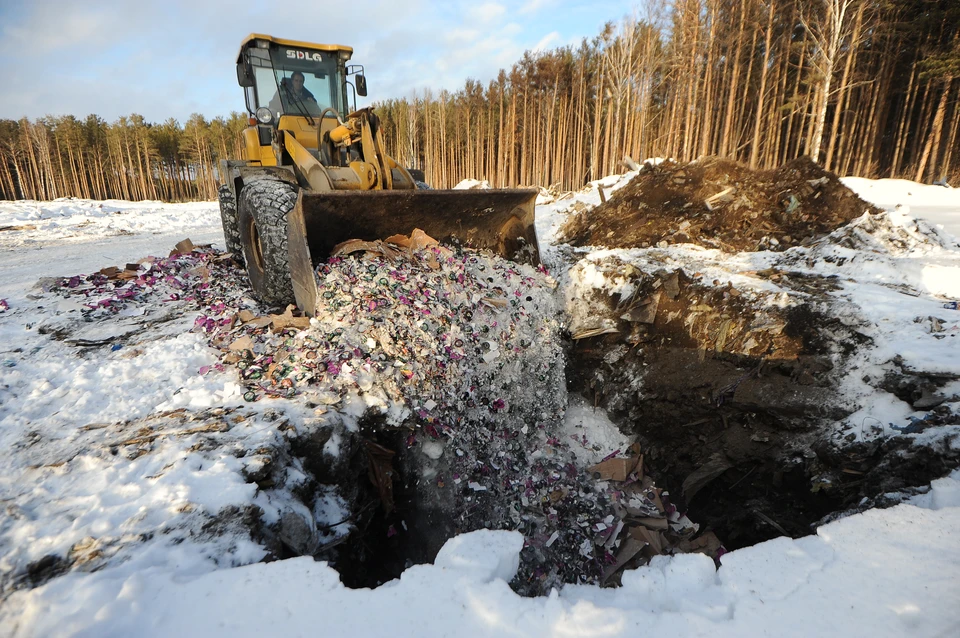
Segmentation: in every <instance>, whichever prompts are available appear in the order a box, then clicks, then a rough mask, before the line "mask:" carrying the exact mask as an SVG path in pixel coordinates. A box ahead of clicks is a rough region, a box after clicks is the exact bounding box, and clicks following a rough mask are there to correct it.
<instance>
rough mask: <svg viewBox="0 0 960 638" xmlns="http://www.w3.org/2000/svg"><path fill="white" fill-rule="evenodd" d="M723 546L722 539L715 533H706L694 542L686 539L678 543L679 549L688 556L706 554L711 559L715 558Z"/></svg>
mask: <svg viewBox="0 0 960 638" xmlns="http://www.w3.org/2000/svg"><path fill="white" fill-rule="evenodd" d="M721 545H722V543H720V539H719V538H717V535H716V534H714V533H713V532H704V533H703V534H701V535H700V536H698V537H697V538H694V539H693V540H686V539H684V540H682V541H680V542H679V543H677V549H679V550H680V551H681V552H684V553H686V554H692V553H697V554H706V555H707V556H710V557H711V558H715V557H716V555H717V551H718V550H719V549H720V547H721Z"/></svg>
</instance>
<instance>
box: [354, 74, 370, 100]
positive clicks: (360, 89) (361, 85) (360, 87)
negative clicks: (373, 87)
mask: <svg viewBox="0 0 960 638" xmlns="http://www.w3.org/2000/svg"><path fill="white" fill-rule="evenodd" d="M354 81H355V82H356V83H357V95H359V96H360V97H367V78H365V77H363V76H362V75H358V76H357V78H356V80H354Z"/></svg>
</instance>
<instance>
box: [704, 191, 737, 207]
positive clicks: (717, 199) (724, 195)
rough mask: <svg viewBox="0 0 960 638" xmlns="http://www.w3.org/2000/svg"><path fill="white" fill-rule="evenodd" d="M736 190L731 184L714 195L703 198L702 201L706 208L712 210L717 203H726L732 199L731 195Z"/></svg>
mask: <svg viewBox="0 0 960 638" xmlns="http://www.w3.org/2000/svg"><path fill="white" fill-rule="evenodd" d="M736 192H737V189H736V188H734V187H733V186H729V187H727V188H725V189H723V190H722V191H720V192H719V193H717V194H716V195H711V196H710V197H708V198H706V199H705V200H703V203H704V204H706V205H707V209H708V210H714V209H715V208H716V207H717V204H726V203H728V202H731V201H733V196H734V194H735V193H736Z"/></svg>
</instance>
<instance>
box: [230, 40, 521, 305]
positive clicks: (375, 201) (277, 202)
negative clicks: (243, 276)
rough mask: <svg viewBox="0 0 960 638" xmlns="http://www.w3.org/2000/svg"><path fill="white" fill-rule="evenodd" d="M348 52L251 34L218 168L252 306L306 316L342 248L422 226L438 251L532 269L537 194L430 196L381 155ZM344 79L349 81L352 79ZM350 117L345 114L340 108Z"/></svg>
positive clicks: (417, 179)
mask: <svg viewBox="0 0 960 638" xmlns="http://www.w3.org/2000/svg"><path fill="white" fill-rule="evenodd" d="M352 55H353V49H352V48H350V47H346V46H341V45H333V44H311V43H308V42H299V41H295V40H284V39H280V38H275V37H272V36H268V35H261V34H251V35H249V36H248V37H247V38H245V39H244V40H243V42H242V44H241V45H240V53H239V55H238V57H237V80H238V83H239V84H240V86H241V87H242V88H243V90H244V95H245V98H246V107H247V111H248V113H249V115H250V117H249V126H248V127H247V128H246V129H244V130H243V132H242V149H243V150H242V154H241V158H240V159H238V160H222V161H221V162H220V167H219V168H220V179H221V182H222V186H221V187H220V191H219V200H220V216H221V221H222V222H223V234H224V238H225V240H226V245H227V250H228V251H230V252H232V253H233V254H234V255H235V257H237V258H238V261H239V257H240V256H241V255H242V259H243V262H244V264H245V266H246V269H247V274H248V276H249V279H250V284H251V288H252V289H253V292H254V294H255V296H257V297H258V298H259V299H260V300H262V301H264V302H266V303H269V304H273V305H283V304H286V303H289V302H293V301H295V302H296V304H297V306H299V308H300V309H301V310H302V311H303V312H304V313H306V314H307V315H309V316H313V314H314V313H315V309H316V302H317V284H316V279H315V275H314V269H315V267H316V265H317V264H318V263H319V262H321V261H323V260H326V259H327V258H328V257H329V256H330V254H331V251H333V249H334V247H335V246H337V245H338V244H339V243H341V242H344V241H346V240H349V239H361V240H368V241H369V240H376V239H385V238H387V237H389V236H391V235H396V234H405V235H408V234H410V233H411V232H412V231H413V230H414V229H416V228H420V229H421V230H423V231H424V232H426V233H427V234H428V235H430V236H432V237H434V238H436V239H438V240H440V241H442V242H448V241H458V242H460V243H461V244H462V245H464V246H468V247H475V248H480V249H489V250H493V251H495V252H496V253H498V254H500V255H501V256H503V257H505V258H508V259H513V260H517V261H523V262H527V263H539V247H538V244H537V237H536V232H535V230H534V205H535V201H536V195H537V191H536V190H534V189H502V190H501V189H485V190H434V189H430V188H429V187H427V186H426V185H425V184H424V183H423V173H422V171H417V170H413V169H407V168H404V167H402V166H400V165H399V164H398V163H397V162H396V161H394V159H393V158H391V157H390V156H389V155H387V154H386V152H385V149H384V136H383V131H382V129H381V126H380V121H379V119H378V118H377V116H376V114H375V113H374V112H373V109H371V108H363V109H359V110H358V109H356V108H355V104H356V97H357V96H358V95H359V96H361V97H364V96H366V95H367V86H366V79H365V77H364V75H363V67H362V66H360V65H353V64H348V63H349V62H350V58H351V57H352ZM351 80H352V81H351ZM351 97H352V98H353V104H354V108H352V109H351V108H349V106H348V104H349V102H348V98H351Z"/></svg>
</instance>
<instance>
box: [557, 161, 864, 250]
mask: <svg viewBox="0 0 960 638" xmlns="http://www.w3.org/2000/svg"><path fill="white" fill-rule="evenodd" d="M864 212H879V211H878V210H877V209H875V208H874V207H873V206H871V205H870V204H868V203H866V202H865V201H863V200H862V199H860V198H859V197H858V196H857V195H856V194H855V193H854V192H853V191H851V190H850V189H849V188H847V187H846V186H844V185H843V184H842V183H841V182H840V180H839V179H838V178H837V176H836V175H834V174H833V173H829V172H827V171H825V170H823V169H822V168H821V167H820V166H818V165H817V164H815V163H814V162H812V161H811V160H810V159H808V158H799V159H796V160H793V161H791V162H788V163H786V164H784V165H783V166H781V167H780V168H778V169H774V170H766V171H760V170H752V169H750V168H748V167H746V166H744V165H743V164H740V163H738V162H734V161H731V160H726V159H720V158H716V157H708V158H704V159H700V160H697V161H694V162H689V163H677V162H673V161H665V162H662V163H659V164H650V163H648V164H645V165H644V166H643V168H642V169H641V171H640V172H639V173H638V174H637V176H636V177H635V178H634V179H633V180H632V181H631V182H630V183H629V184H627V185H626V186H624V187H623V188H621V189H619V190H618V191H616V192H615V194H614V195H613V196H612V197H611V198H610V199H609V200H608V201H606V202H605V203H603V204H601V205H599V206H597V207H596V208H593V209H591V210H586V211H580V212H577V214H575V215H573V216H571V218H570V220H569V221H568V222H567V223H566V224H565V225H564V226H563V228H562V229H561V231H560V234H561V237H562V241H564V242H566V243H570V244H572V245H575V246H606V247H609V248H633V247H636V248H648V247H651V246H661V247H663V246H667V245H671V244H697V245H700V246H704V247H706V248H719V249H721V250H724V251H727V252H738V251H753V250H784V249H786V248H789V247H791V246H799V245H807V244H808V243H810V242H811V241H813V240H814V239H816V238H818V237H821V236H823V235H825V234H827V233H830V232H831V231H833V230H835V229H837V228H839V227H840V226H842V225H844V224H846V223H847V222H849V221H851V220H853V219H855V218H857V217H859V216H860V215H862V214H863V213H864Z"/></svg>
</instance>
